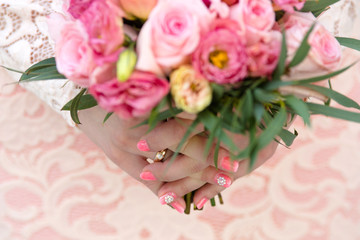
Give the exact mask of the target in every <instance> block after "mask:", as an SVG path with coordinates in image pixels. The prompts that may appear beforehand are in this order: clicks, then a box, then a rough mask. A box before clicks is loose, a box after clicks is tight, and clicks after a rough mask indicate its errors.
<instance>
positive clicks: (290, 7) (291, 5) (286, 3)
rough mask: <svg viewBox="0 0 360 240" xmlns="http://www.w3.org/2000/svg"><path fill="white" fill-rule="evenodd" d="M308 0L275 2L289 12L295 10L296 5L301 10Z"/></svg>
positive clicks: (276, 0)
mask: <svg viewBox="0 0 360 240" xmlns="http://www.w3.org/2000/svg"><path fill="white" fill-rule="evenodd" d="M305 1H306V0H274V3H275V4H276V5H277V6H279V7H280V8H282V9H284V10H285V11H287V12H289V13H293V12H294V7H295V8H296V9H297V10H301V9H302V8H303V7H304V4H305Z"/></svg>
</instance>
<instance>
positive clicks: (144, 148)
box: [137, 140, 150, 152]
mask: <svg viewBox="0 0 360 240" xmlns="http://www.w3.org/2000/svg"><path fill="white" fill-rule="evenodd" d="M137 148H138V149H139V150H140V151H142V152H148V151H150V148H149V145H148V143H147V142H146V141H145V140H140V141H139V142H138V143H137Z"/></svg>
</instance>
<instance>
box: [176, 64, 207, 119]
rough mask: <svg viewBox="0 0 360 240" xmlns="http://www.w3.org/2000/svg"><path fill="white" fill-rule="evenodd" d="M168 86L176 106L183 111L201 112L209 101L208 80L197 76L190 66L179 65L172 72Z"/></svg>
mask: <svg viewBox="0 0 360 240" xmlns="http://www.w3.org/2000/svg"><path fill="white" fill-rule="evenodd" d="M170 87H171V94H172V96H173V98H174V101H175V104H176V106H177V107H178V108H181V109H183V110H184V111H185V112H188V113H198V112H201V111H202V110H204V109H205V108H206V107H207V106H209V105H210V103H211V100H212V91H211V87H210V84H209V82H208V81H207V80H206V79H204V78H203V77H199V76H198V75H197V73H196V72H195V70H194V69H193V68H192V67H191V66H188V65H185V66H181V67H180V68H178V69H177V70H175V71H174V72H172V73H171V75H170Z"/></svg>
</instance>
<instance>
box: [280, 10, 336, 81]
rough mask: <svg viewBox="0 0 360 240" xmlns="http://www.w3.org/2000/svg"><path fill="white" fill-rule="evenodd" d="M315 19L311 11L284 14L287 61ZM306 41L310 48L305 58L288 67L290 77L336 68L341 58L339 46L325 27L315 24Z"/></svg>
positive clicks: (319, 72) (305, 75) (320, 72)
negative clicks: (294, 65) (299, 62)
mask: <svg viewBox="0 0 360 240" xmlns="http://www.w3.org/2000/svg"><path fill="white" fill-rule="evenodd" d="M315 20H316V19H315V17H314V16H313V15H312V14H311V13H293V14H291V15H290V14H288V15H285V17H284V21H285V23H284V26H285V30H286V40H287V47H288V61H290V60H291V59H292V58H293V56H294V55H295V53H296V50H297V49H298V47H299V46H300V44H301V42H302V40H303V38H304V37H305V35H306V33H307V32H308V31H309V29H310V27H311V25H312V24H313V23H314V22H315ZM308 43H309V44H310V46H311V50H310V52H309V54H308V56H307V57H306V59H305V60H304V61H303V62H302V63H301V64H300V65H298V66H296V67H293V68H290V76H291V77H292V78H305V77H311V76H314V75H321V74H326V73H329V72H331V71H334V70H336V68H337V67H338V66H339V63H340V60H341V46H340V44H339V42H338V41H337V40H336V39H335V37H334V36H333V35H332V34H331V33H330V32H329V31H327V30H326V29H325V27H323V26H321V25H319V24H317V25H316V26H315V28H314V30H313V32H312V33H311V35H310V37H309V40H308Z"/></svg>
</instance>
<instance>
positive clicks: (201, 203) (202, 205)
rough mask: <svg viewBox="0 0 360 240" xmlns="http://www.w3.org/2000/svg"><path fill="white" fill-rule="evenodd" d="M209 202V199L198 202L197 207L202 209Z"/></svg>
mask: <svg viewBox="0 0 360 240" xmlns="http://www.w3.org/2000/svg"><path fill="white" fill-rule="evenodd" d="M207 201H209V199H207V198H206V197H204V198H202V199H201V200H200V201H199V202H198V204H197V205H196V207H197V208H198V209H202V208H203V207H204V205H205V203H206V202H207Z"/></svg>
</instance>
